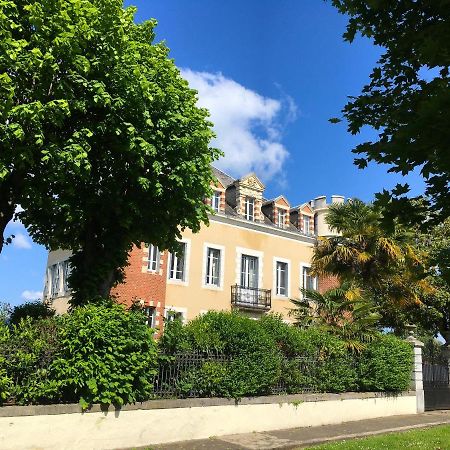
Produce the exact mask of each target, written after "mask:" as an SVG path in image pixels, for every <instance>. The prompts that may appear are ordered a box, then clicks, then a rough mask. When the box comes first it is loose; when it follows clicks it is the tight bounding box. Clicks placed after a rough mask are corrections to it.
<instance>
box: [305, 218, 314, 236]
mask: <svg viewBox="0 0 450 450" xmlns="http://www.w3.org/2000/svg"><path fill="white" fill-rule="evenodd" d="M306 218H308V229H306V225H305V219H306ZM311 221H312V217H311V216H309V215H308V214H303V233H304V234H306V235H307V236H309V235H311Z"/></svg>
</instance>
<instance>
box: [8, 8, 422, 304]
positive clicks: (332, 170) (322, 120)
mask: <svg viewBox="0 0 450 450" xmlns="http://www.w3.org/2000/svg"><path fill="white" fill-rule="evenodd" d="M125 3H126V4H127V5H130V4H133V5H135V6H136V7H137V8H138V13H137V16H136V20H137V21H142V20H145V19H148V18H152V17H153V18H156V19H157V20H158V27H157V29H156V40H157V41H162V40H164V41H165V42H166V44H167V46H168V47H169V48H170V49H171V57H172V58H174V60H175V63H176V64H177V66H178V67H180V68H181V69H182V73H183V75H184V76H185V77H186V78H187V79H188V81H189V82H190V84H191V86H192V87H194V88H195V89H197V90H198V91H199V98H200V104H201V105H203V106H206V107H208V108H209V109H210V110H211V117H212V120H213V122H214V123H215V125H216V133H217V139H216V142H215V145H216V146H218V147H220V148H222V149H223V150H224V151H225V158H224V159H223V160H221V161H219V162H218V166H219V167H220V168H222V169H223V170H225V171H227V172H229V173H230V174H231V175H234V176H240V175H243V174H244V173H247V172H249V171H255V172H256V173H257V174H258V175H260V176H261V178H262V180H263V181H264V182H265V184H266V193H265V195H266V196H267V197H275V196H277V195H279V194H281V193H283V194H285V195H286V197H287V198H288V200H289V201H290V203H291V204H292V205H297V204H299V203H302V202H304V201H308V200H310V199H311V198H314V197H316V196H318V195H328V196H330V195H331V194H340V195H345V196H346V197H359V198H361V199H363V200H366V201H369V200H371V199H372V198H373V194H374V193H375V192H377V191H379V190H381V189H383V188H389V187H392V186H394V185H395V184H396V183H397V182H399V181H402V182H403V181H405V180H404V179H402V178H401V177H400V176H397V175H392V174H391V175H388V174H387V173H386V168H385V167H382V166H372V167H370V168H369V169H366V170H364V171H361V170H359V169H357V168H356V167H355V166H354V165H353V164H352V161H353V155H352V153H351V149H352V148H353V147H354V146H355V145H356V144H357V143H358V142H361V141H363V140H365V139H369V138H370V137H371V133H372V132H371V130H364V133H362V134H361V135H359V136H351V135H349V134H348V133H347V131H346V127H345V124H339V125H332V124H330V123H329V122H328V119H329V118H330V117H335V116H337V115H339V111H340V110H341V108H342V107H343V106H344V104H345V102H346V99H347V96H349V95H356V94H358V93H359V92H360V89H361V87H362V86H363V85H364V83H365V82H366V81H367V80H368V77H369V74H370V70H371V68H372V67H373V66H374V64H375V62H376V60H377V58H378V56H379V55H380V49H379V48H376V47H374V46H373V45H372V43H371V42H370V41H368V40H363V39H358V40H357V41H356V42H355V43H353V44H351V45H350V44H348V43H345V42H343V40H342V33H343V32H344V29H345V24H346V18H345V17H343V16H341V15H339V14H338V13H337V12H336V10H335V9H334V8H333V7H332V6H331V5H330V4H329V2H323V1H320V0H302V1H298V0H239V1H237V0H227V1H223V0H221V1H219V0H152V1H148V0H139V1H137V0H135V1H133V2H129V1H126V2H125ZM408 181H409V182H410V184H411V185H412V187H413V193H420V192H422V190H423V184H422V182H421V180H420V178H419V177H418V176H415V175H413V176H411V177H409V178H408ZM8 231H9V232H10V233H14V234H16V236H19V237H18V238H16V241H15V243H13V245H10V246H8V247H7V248H6V249H5V250H4V251H3V253H2V254H1V255H0V301H8V302H10V303H12V304H18V303H20V302H23V301H25V300H26V299H33V298H36V297H39V293H40V292H41V291H42V289H43V278H44V269H45V263H46V251H45V249H44V248H43V247H40V246H37V245H36V244H34V243H32V241H31V240H30V238H29V237H28V235H27V233H26V230H25V229H24V228H23V227H22V226H21V224H17V223H16V224H11V225H10V226H9V229H8Z"/></svg>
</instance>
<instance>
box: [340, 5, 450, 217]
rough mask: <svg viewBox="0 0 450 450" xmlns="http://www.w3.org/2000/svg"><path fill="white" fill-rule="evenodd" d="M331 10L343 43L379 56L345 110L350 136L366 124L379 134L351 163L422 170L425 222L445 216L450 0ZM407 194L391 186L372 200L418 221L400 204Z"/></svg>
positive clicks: (449, 207)
mask: <svg viewBox="0 0 450 450" xmlns="http://www.w3.org/2000/svg"><path fill="white" fill-rule="evenodd" d="M332 3H333V5H334V6H336V8H337V9H338V10H339V11H340V12H341V13H343V14H346V15H348V16H350V19H349V22H348V25H347V31H346V33H345V34H344V39H345V40H346V41H349V42H352V41H353V40H354V39H355V36H356V35H357V34H358V33H359V34H361V35H363V36H365V37H368V38H370V39H372V40H373V42H374V44H376V45H378V46H381V47H382V48H383V49H384V53H383V55H382V56H381V58H380V59H379V61H378V63H377V65H376V67H374V69H373V70H372V74H371V75H370V82H369V83H368V84H367V85H366V86H364V88H363V89H362V92H361V93H360V94H359V95H358V96H357V97H351V99H350V101H349V102H348V103H347V105H346V106H345V108H344V109H343V114H344V117H345V119H347V121H348V130H349V131H350V132H351V133H352V134H357V133H358V132H359V131H360V130H361V129H362V127H364V126H365V125H369V126H371V127H373V128H374V129H375V130H376V131H377V132H378V139H376V140H374V141H369V142H364V143H362V144H360V145H358V146H357V147H356V148H355V149H354V150H353V151H354V153H357V154H359V155H361V157H360V158H357V159H356V160H355V163H356V164H357V165H358V166H359V167H360V168H364V167H366V166H367V164H368V163H369V162H371V161H375V162H377V163H383V164H389V165H390V166H391V167H390V169H389V171H390V172H398V173H401V174H403V175H405V174H407V173H409V172H411V171H413V170H415V169H420V172H421V174H422V175H423V177H424V179H425V181H426V184H427V189H426V195H427V198H428V199H429V200H430V205H429V206H430V209H429V216H430V217H431V216H433V215H434V216H438V217H441V218H442V217H444V218H445V217H447V216H449V215H450V197H449V196H448V187H449V183H450V158H449V150H448V146H449V142H450V127H449V126H448V124H449V122H450V77H449V66H450V1H449V0H419V1H415V0H398V1H395V2H391V1H386V0H375V1H370V2H369V1H364V0H332ZM407 192H408V186H407V185H397V187H396V188H395V189H394V190H393V191H392V192H388V191H384V192H383V193H381V194H378V200H379V201H380V202H381V203H382V204H384V205H389V206H390V209H391V210H392V211H393V212H394V213H395V214H396V215H401V216H402V218H403V219H405V220H407V219H411V218H412V219H415V220H419V221H420V220H423V214H417V208H416V207H415V206H412V205H411V204H410V203H408V202H407V201H406V197H405V196H404V194H406V193H407ZM392 199H393V200H394V201H391V200H392ZM408 206H409V208H408ZM406 208H408V210H407V212H406Z"/></svg>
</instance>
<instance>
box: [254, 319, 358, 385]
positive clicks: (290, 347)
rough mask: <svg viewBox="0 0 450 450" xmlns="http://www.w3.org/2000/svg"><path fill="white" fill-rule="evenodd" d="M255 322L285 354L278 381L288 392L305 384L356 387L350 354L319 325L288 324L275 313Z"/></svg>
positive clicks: (342, 343) (354, 369)
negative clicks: (298, 326)
mask: <svg viewBox="0 0 450 450" xmlns="http://www.w3.org/2000/svg"><path fill="white" fill-rule="evenodd" d="M259 323H260V325H261V327H262V328H263V329H264V330H265V331H266V332H267V333H269V334H270V335H271V337H272V338H273V339H274V340H275V341H276V343H277V346H278V348H279V349H280V350H281V351H282V352H283V354H284V356H285V357H286V358H285V360H284V362H283V369H282V375H281V383H282V385H283V386H284V387H285V388H286V390H287V391H288V392H290V393H295V392H301V391H302V390H303V389H304V388H305V387H308V386H309V387H311V388H312V389H314V390H317V391H321V392H345V391H349V390H353V389H355V388H356V386H357V383H356V378H357V372H356V362H355V358H354V355H352V354H351V353H349V352H348V351H347V348H346V346H345V344H344V342H342V341H341V340H339V339H338V338H337V337H335V336H332V335H331V334H329V333H327V332H326V331H323V330H322V329H320V328H315V327H311V328H308V329H306V330H304V329H301V328H297V327H294V326H292V325H288V324H286V323H284V322H283V320H282V318H281V316H278V315H270V314H269V315H267V316H264V317H262V318H261V320H260V321H259Z"/></svg>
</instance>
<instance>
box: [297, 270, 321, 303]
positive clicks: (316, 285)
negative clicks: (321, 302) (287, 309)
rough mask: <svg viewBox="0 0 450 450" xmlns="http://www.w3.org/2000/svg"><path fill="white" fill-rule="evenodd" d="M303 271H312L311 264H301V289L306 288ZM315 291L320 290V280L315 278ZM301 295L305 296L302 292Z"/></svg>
mask: <svg viewBox="0 0 450 450" xmlns="http://www.w3.org/2000/svg"><path fill="white" fill-rule="evenodd" d="M303 269H311V264H308V263H301V264H300V289H303V288H306V286H305V281H306V280H305V278H304V271H303ZM313 284H314V290H317V289H318V279H317V277H313ZM300 295H301V296H303V295H302V294H301V292H300Z"/></svg>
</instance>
